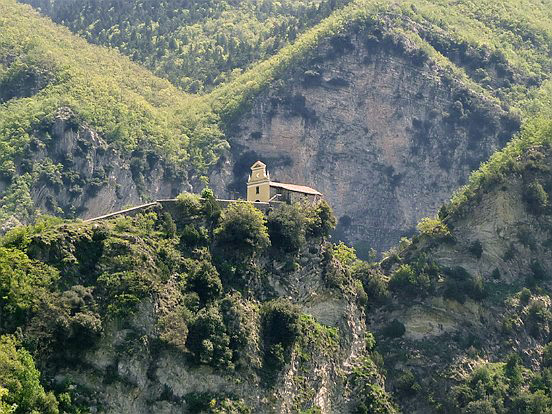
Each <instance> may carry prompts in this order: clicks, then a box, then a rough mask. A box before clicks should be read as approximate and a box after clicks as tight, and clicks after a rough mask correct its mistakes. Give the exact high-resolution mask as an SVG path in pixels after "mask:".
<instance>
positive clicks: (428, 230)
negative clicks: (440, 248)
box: [417, 217, 451, 238]
mask: <svg viewBox="0 0 552 414" xmlns="http://www.w3.org/2000/svg"><path fill="white" fill-rule="evenodd" d="M417 228H418V231H419V232H420V234H423V235H425V236H429V237H435V238H447V237H450V236H451V233H450V230H449V228H448V227H447V225H446V224H445V223H443V222H442V221H441V220H440V219H439V218H429V217H425V218H423V219H422V220H421V221H420V222H419V223H418V227H417Z"/></svg>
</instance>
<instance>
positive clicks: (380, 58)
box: [212, 28, 518, 255]
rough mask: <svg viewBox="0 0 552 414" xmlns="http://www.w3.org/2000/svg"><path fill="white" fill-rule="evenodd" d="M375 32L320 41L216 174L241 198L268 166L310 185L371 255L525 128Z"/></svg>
mask: <svg viewBox="0 0 552 414" xmlns="http://www.w3.org/2000/svg"><path fill="white" fill-rule="evenodd" d="M370 30H371V29H369V28H368V29H367V28H364V29H363V30H360V31H358V32H357V33H355V34H350V35H348V36H343V37H338V38H334V39H332V40H331V41H328V42H325V43H323V44H321V45H320V47H319V48H318V49H317V50H316V51H315V52H314V53H313V54H312V55H313V56H314V57H311V58H306V59H305V62H304V63H302V64H300V65H298V66H296V67H295V68H294V69H292V70H289V71H288V72H287V73H286V74H285V75H283V76H282V77H281V79H280V80H279V81H277V82H275V83H274V84H273V85H272V86H271V87H270V88H269V89H268V90H266V91H265V92H264V93H262V94H261V95H260V96H258V97H257V98H256V99H255V101H254V103H253V105H252V107H251V109H250V110H248V111H247V112H246V113H245V114H243V115H242V116H241V117H239V119H238V120H237V121H236V123H235V124H234V125H233V126H232V127H231V128H229V131H228V132H227V137H228V139H229V142H230V144H231V146H232V153H231V155H229V156H228V157H227V158H226V159H224V160H222V161H221V164H220V168H219V170H216V171H214V173H213V174H212V183H213V185H214V186H215V187H216V189H217V190H218V193H219V194H226V195H228V196H242V197H243V196H244V194H245V193H244V191H245V186H244V183H245V181H246V179H247V174H248V172H249V170H248V169H249V167H250V165H251V164H252V163H253V162H254V161H256V160H257V159H261V160H263V161H264V162H265V163H267V164H268V167H269V170H270V172H271V174H272V177H273V178H274V179H278V180H281V181H285V182H294V183H298V184H307V185H309V186H312V187H315V188H316V189H318V190H319V191H321V192H322V193H323V194H324V195H325V197H326V198H327V199H328V201H329V202H330V204H331V205H332V207H333V208H334V210H335V212H336V216H337V217H338V218H339V225H338V229H337V232H336V233H337V234H336V235H337V237H339V238H341V239H345V240H347V241H349V242H351V243H353V244H354V245H355V246H356V247H357V250H358V251H359V252H360V253H361V254H364V255H366V254H367V252H368V250H369V248H375V249H377V250H379V251H382V250H385V249H387V248H389V247H391V246H392V245H393V244H395V243H396V242H397V241H398V240H399V239H400V237H401V236H404V235H411V234H412V233H413V230H414V228H415V225H416V223H417V222H418V221H419V220H420V218H422V217H424V216H428V215H433V214H435V212H436V211H437V208H438V207H439V206H440V205H441V204H442V203H443V202H444V201H446V200H448V199H449V198H450V196H451V194H452V193H453V191H454V190H455V189H457V188H458V187H459V186H461V185H462V184H463V183H464V182H465V180H466V178H467V177H468V175H469V173H470V171H472V170H474V169H476V168H477V167H478V166H479V164H480V163H481V162H482V161H484V160H486V159H487V158H488V157H489V155H490V154H492V153H493V152H494V151H495V150H497V149H498V148H500V147H501V146H502V145H504V143H505V142H506V141H507V140H508V139H509V138H510V137H511V136H512V135H513V134H514V132H515V131H516V130H517V128H518V123H517V121H516V120H515V119H513V118H512V117H511V116H509V114H508V113H507V112H505V111H504V110H503V109H502V108H501V107H500V106H498V105H497V104H496V103H495V102H492V101H490V100H487V99H485V98H484V97H482V96H480V95H478V94H476V93H474V92H472V91H470V90H469V89H468V88H467V87H465V86H464V85H462V84H461V83H459V82H457V81H456V80H454V79H453V78H452V77H451V75H449V74H448V73H447V72H446V71H443V70H442V69H440V68H439V67H438V66H437V65H436V64H434V63H433V62H432V61H431V60H430V59H428V58H427V56H426V55H425V54H424V53H423V52H421V51H420V50H419V49H417V48H415V47H413V46H412V45H411V44H409V43H408V41H405V40H404V39H400V40H399V41H395V42H390V41H386V40H385V39H383V40H382V34H381V32H379V33H378V32H376V33H375V34H374V32H371V31H370ZM378 36H379V39H378Z"/></svg>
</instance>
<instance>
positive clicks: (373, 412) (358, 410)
mask: <svg viewBox="0 0 552 414" xmlns="http://www.w3.org/2000/svg"><path fill="white" fill-rule="evenodd" d="M358 396H359V400H360V401H359V402H358V404H357V406H356V407H355V409H354V411H353V413H354V414H395V413H397V412H398V411H397V408H396V407H395V405H394V404H393V402H392V401H391V398H390V397H389V395H388V394H387V393H386V392H385V390H384V389H383V388H382V387H380V386H379V385H377V384H369V383H367V382H365V383H364V384H363V385H362V386H361V387H359V390H358Z"/></svg>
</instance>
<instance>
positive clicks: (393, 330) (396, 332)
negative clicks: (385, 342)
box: [383, 319, 406, 338]
mask: <svg viewBox="0 0 552 414" xmlns="http://www.w3.org/2000/svg"><path fill="white" fill-rule="evenodd" d="M405 332H406V328H405V326H404V324H403V323H402V322H401V321H399V320H397V319H393V320H392V321H391V322H390V323H389V324H387V325H386V326H385V327H384V328H383V334H384V335H385V336H387V337H389V338H400V337H401V336H403V335H404V333H405Z"/></svg>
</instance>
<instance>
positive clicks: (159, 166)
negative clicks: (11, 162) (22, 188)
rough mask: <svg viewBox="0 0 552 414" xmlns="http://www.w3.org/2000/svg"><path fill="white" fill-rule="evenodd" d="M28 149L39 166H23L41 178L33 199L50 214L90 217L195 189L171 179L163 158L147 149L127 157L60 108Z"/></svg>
mask: <svg viewBox="0 0 552 414" xmlns="http://www.w3.org/2000/svg"><path fill="white" fill-rule="evenodd" d="M28 150H29V152H30V155H31V157H32V163H33V164H34V165H33V166H25V165H21V167H20V168H23V169H25V168H27V169H29V170H32V171H33V174H34V175H38V176H39V177H38V179H34V180H33V181H32V182H31V185H30V188H31V197H32V199H33V201H34V203H35V205H36V207H38V208H39V209H40V210H41V211H43V212H47V213H49V214H56V215H62V216H65V217H79V218H91V217H95V216H99V215H102V214H105V213H108V212H111V211H116V210H120V209H122V208H123V207H125V206H133V205H137V204H140V203H142V202H144V201H146V200H151V199H159V198H168V197H173V196H175V195H177V194H179V193H180V192H183V191H191V186H190V185H189V184H188V180H187V179H186V177H176V176H175V175H171V171H170V168H169V167H168V166H167V165H166V164H165V163H163V161H161V160H160V159H159V158H158V157H152V156H151V155H152V154H150V153H148V152H147V151H145V150H144V151H141V152H136V151H135V152H134V153H133V154H132V156H131V157H128V156H123V155H122V154H121V153H120V152H118V151H117V150H115V149H113V148H112V147H111V146H109V145H108V144H107V142H106V141H105V139H104V138H103V137H102V136H100V135H99V134H98V133H97V132H96V131H94V130H93V129H91V128H90V127H88V126H87V125H85V124H82V123H80V122H79V121H78V119H76V117H75V115H74V114H73V112H72V111H71V110H70V109H69V108H60V109H59V110H58V112H57V113H56V115H55V117H54V119H53V121H52V123H51V125H49V126H48V127H46V129H42V130H41V131H37V132H36V134H35V136H34V137H33V140H32V142H31V144H30V147H29V149H28ZM20 164H21V163H20ZM21 172H25V171H23V170H22V171H21Z"/></svg>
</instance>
